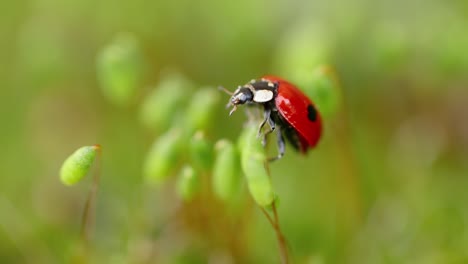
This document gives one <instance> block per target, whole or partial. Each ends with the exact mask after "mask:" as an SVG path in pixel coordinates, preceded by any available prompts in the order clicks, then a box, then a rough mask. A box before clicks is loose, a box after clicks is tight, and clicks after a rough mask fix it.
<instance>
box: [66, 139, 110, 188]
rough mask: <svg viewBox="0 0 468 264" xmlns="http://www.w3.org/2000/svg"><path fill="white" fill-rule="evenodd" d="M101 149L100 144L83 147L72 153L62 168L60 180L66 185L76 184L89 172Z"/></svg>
mask: <svg viewBox="0 0 468 264" xmlns="http://www.w3.org/2000/svg"><path fill="white" fill-rule="evenodd" d="M100 149H101V147H100V146H99V145H94V146H86V147H81V148H79V149H78V150H76V151H75V152H74V153H73V154H71V155H70V156H69V157H68V158H67V159H66V160H65V161H64V162H63V164H62V167H61V168H60V180H61V181H62V183H63V184H65V185H69V186H71V185H74V184H76V183H77V182H79V181H81V179H83V178H84V176H86V174H88V172H89V170H90V169H91V166H92V165H93V162H94V160H95V158H96V153H97V152H98V151H99V150H100Z"/></svg>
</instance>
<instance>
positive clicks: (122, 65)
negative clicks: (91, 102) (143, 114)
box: [97, 34, 143, 105]
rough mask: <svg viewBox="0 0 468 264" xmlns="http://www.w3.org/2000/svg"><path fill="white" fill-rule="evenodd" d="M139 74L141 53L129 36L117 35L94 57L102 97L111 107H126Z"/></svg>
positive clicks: (141, 72) (134, 89) (135, 87)
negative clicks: (96, 57)
mask: <svg viewBox="0 0 468 264" xmlns="http://www.w3.org/2000/svg"><path fill="white" fill-rule="evenodd" d="M142 75H143V58H142V54H141V51H140V48H139V44H138V41H137V40H136V39H135V37H133V36H132V35H130V34H121V35H119V36H117V37H116V38H115V39H114V40H113V42H112V43H111V44H109V45H108V46H107V47H105V48H104V49H103V50H102V51H101V53H100V54H99V56H98V59H97V77H98V80H99V82H100V86H101V89H102V92H103V95H104V96H105V97H106V99H108V100H109V101H110V102H111V103H113V104H116V105H127V104H129V103H130V102H131V101H132V100H133V99H134V97H135V95H136V93H137V89H138V88H139V87H138V86H139V85H140V82H141V78H142Z"/></svg>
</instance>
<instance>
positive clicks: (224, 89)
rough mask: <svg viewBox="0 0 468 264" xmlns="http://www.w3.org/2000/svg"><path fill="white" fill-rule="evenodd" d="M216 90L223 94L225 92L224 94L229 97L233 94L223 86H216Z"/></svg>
mask: <svg viewBox="0 0 468 264" xmlns="http://www.w3.org/2000/svg"><path fill="white" fill-rule="evenodd" d="M218 90H220V91H223V92H225V93H227V94H229V95H231V96H232V95H233V94H234V93H233V92H231V91H229V90H228V89H226V88H224V87H223V86H218Z"/></svg>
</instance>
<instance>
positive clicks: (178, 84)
mask: <svg viewBox="0 0 468 264" xmlns="http://www.w3.org/2000/svg"><path fill="white" fill-rule="evenodd" d="M172 91H174V93H172ZM221 96H222V93H220V92H219V91H218V90H217V89H215V88H212V87H202V88H200V89H194V85H193V83H192V82H191V81H189V80H187V79H185V78H184V77H183V76H182V75H180V74H174V73H172V74H169V75H166V76H165V77H163V78H162V80H161V81H160V83H159V85H157V86H156V87H155V89H154V90H153V91H152V92H151V93H150V95H149V96H148V97H147V99H146V100H145V101H144V102H143V104H142V107H141V111H140V117H141V118H140V120H141V121H142V123H143V124H144V125H145V126H147V127H148V128H151V129H155V130H156V131H160V132H162V134H161V135H160V136H159V137H157V138H156V139H155V141H154V143H153V146H152V147H151V148H150V150H149V152H148V154H147V156H146V160H145V162H144V169H143V172H144V176H145V179H146V181H147V182H148V183H150V184H153V185H156V186H159V185H161V184H163V183H164V182H166V181H167V180H168V179H170V178H171V177H172V176H174V177H177V179H176V181H177V183H176V187H177V188H176V191H177V193H178V195H179V196H180V198H181V199H182V200H184V201H186V202H190V201H191V200H193V199H194V198H195V197H196V195H197V193H199V192H201V191H204V190H203V188H204V187H206V186H204V185H203V184H202V183H201V182H202V181H207V182H210V183H211V184H210V186H211V187H210V188H211V189H212V191H213V194H214V195H215V197H216V198H218V199H219V200H220V201H223V202H226V203H232V202H233V201H237V198H238V196H239V195H240V194H241V193H242V189H243V182H244V178H243V177H242V174H244V175H245V176H246V177H245V180H246V182H247V185H248V187H249V190H250V192H251V194H252V197H253V198H254V200H255V201H256V202H257V203H258V204H259V205H260V206H268V205H270V204H271V203H272V202H273V198H274V192H273V188H272V185H271V183H270V177H269V175H268V173H267V170H266V167H265V166H266V160H267V159H266V154H265V149H264V148H263V146H262V145H261V142H260V140H259V139H258V138H257V136H256V131H257V124H253V123H251V124H250V123H249V124H248V125H246V127H245V129H244V132H243V133H242V135H241V136H240V139H239V144H235V143H233V142H232V141H229V140H227V139H221V140H219V141H217V142H216V141H211V140H209V138H208V137H207V135H208V134H209V129H210V125H211V124H215V123H216V122H215V120H214V118H215V115H214V114H215V113H217V112H218V111H219V110H220V109H221V108H220V106H221V98H222V97H221ZM184 105H187V107H184ZM227 116H228V115H227V114H226V117H227ZM164 130H165V131H164ZM254 130H255V133H253V132H252V131H254ZM201 177H205V178H206V180H205V179H202V178H201Z"/></svg>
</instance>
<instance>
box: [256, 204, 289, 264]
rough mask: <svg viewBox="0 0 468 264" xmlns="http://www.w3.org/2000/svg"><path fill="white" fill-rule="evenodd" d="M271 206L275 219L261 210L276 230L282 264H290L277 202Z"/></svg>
mask: <svg viewBox="0 0 468 264" xmlns="http://www.w3.org/2000/svg"><path fill="white" fill-rule="evenodd" d="M271 206H272V209H273V218H272V217H271V216H270V215H269V214H268V212H267V211H266V210H265V209H264V208H261V209H262V212H263V214H264V215H265V216H266V218H267V219H268V222H270V224H271V226H272V227H273V229H274V230H275V233H276V239H277V241H278V249H279V254H280V257H281V263H282V264H288V263H289V255H288V247H287V243H286V238H285V237H284V235H283V232H282V231H281V227H280V224H279V217H278V211H277V210H276V201H275V202H273V204H272V205H271Z"/></svg>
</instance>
